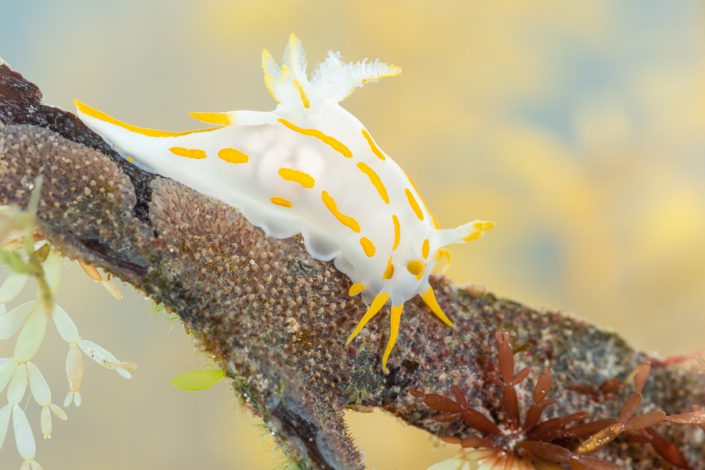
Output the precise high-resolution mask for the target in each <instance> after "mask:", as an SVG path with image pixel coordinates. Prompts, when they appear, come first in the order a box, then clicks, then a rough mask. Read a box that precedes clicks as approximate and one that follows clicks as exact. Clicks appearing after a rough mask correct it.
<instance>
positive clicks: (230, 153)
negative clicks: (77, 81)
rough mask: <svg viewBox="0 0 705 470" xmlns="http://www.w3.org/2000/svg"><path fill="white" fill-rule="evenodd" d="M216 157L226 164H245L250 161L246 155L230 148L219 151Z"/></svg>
mask: <svg viewBox="0 0 705 470" xmlns="http://www.w3.org/2000/svg"><path fill="white" fill-rule="evenodd" d="M218 157H220V159H221V160H224V161H226V162H228V163H247V162H248V161H250V157H248V156H247V154H245V153H243V152H241V151H239V150H237V149H234V148H230V147H228V148H224V149H221V150H219V151H218Z"/></svg>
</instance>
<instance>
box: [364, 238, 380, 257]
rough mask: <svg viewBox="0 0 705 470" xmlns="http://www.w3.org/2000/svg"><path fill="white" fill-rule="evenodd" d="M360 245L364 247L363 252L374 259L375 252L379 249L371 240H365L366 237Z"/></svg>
mask: <svg viewBox="0 0 705 470" xmlns="http://www.w3.org/2000/svg"><path fill="white" fill-rule="evenodd" d="M360 245H362V250H363V251H364V252H365V254H366V255H367V256H368V257H369V258H372V257H373V256H374V255H375V252H376V251H377V249H376V248H375V245H374V244H373V243H372V242H371V241H370V239H369V238H365V237H362V238H360Z"/></svg>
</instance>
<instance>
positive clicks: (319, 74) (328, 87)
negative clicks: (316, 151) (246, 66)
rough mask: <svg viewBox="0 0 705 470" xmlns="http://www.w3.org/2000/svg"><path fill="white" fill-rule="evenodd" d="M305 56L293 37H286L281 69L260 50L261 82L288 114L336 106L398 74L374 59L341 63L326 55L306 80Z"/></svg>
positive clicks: (336, 57) (396, 69)
mask: <svg viewBox="0 0 705 470" xmlns="http://www.w3.org/2000/svg"><path fill="white" fill-rule="evenodd" d="M306 67H307V63H306V54H305V52H304V49H303V47H302V46H301V41H299V38H297V37H296V35H294V34H292V35H291V36H290V37H289V44H287V46H286V48H285V49H284V56H283V58H282V62H281V66H280V65H279V64H277V62H276V61H275V60H274V58H273V57H272V54H270V53H269V51H268V50H266V49H265V50H264V51H262V68H263V70H264V83H265V85H266V86H267V89H268V90H269V93H270V94H271V95H272V98H274V100H275V101H276V102H277V103H279V105H280V106H282V107H284V108H286V109H287V110H288V111H290V112H293V111H298V112H307V111H316V110H317V109H319V108H321V107H325V106H326V105H328V104H334V105H337V104H338V103H340V102H341V101H343V100H344V99H345V98H347V97H348V96H350V94H351V93H352V92H353V91H354V90H355V89H356V88H358V87H361V86H363V85H364V84H366V83H369V82H374V81H377V80H380V79H382V78H386V77H394V76H396V75H399V74H400V73H401V68H399V67H396V66H394V65H388V64H385V63H383V62H380V61H377V60H374V61H367V60H366V59H365V60H362V61H360V62H356V63H344V62H343V61H342V60H341V55H340V53H339V52H332V51H330V52H328V57H327V58H326V59H325V60H324V61H323V62H321V63H320V64H319V65H318V67H316V69H315V70H314V72H313V75H312V77H311V78H310V79H309V77H308V73H307V71H306Z"/></svg>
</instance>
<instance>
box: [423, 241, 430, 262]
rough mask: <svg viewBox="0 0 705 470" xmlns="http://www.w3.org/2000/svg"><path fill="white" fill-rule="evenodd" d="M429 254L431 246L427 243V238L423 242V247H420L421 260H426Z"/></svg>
mask: <svg viewBox="0 0 705 470" xmlns="http://www.w3.org/2000/svg"><path fill="white" fill-rule="evenodd" d="M430 252H431V244H430V243H429V241H428V238H427V239H425V240H424V241H423V245H422V246H421V254H422V255H423V259H428V255H429V253H430Z"/></svg>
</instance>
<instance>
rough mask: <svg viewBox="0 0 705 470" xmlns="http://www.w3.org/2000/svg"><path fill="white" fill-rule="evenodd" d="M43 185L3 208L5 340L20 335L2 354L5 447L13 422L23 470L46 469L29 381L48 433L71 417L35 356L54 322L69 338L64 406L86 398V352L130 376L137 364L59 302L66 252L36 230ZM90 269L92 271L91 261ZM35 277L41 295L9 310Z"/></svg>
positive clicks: (1, 322) (1, 334)
mask: <svg viewBox="0 0 705 470" xmlns="http://www.w3.org/2000/svg"><path fill="white" fill-rule="evenodd" d="M40 190H41V179H37V181H36V182H35V184H34V188H33V192H32V197H31V200H30V203H29V205H28V208H27V209H26V210H21V209H18V208H14V207H3V208H0V263H1V264H4V265H7V266H8V267H9V268H10V271H11V273H10V275H9V276H8V277H7V278H6V279H5V280H4V281H3V282H2V283H0V341H4V340H9V339H10V338H12V337H14V336H16V337H17V339H16V342H15V348H14V353H13V356H12V357H7V358H0V393H3V392H5V390H6V389H7V403H6V404H5V405H4V406H2V407H1V408H0V448H2V446H3V444H4V442H5V438H6V437H7V433H8V430H9V428H10V427H12V431H13V434H14V436H15V444H16V446H17V451H18V452H19V454H20V456H21V457H22V458H23V459H24V462H23V463H22V466H21V470H41V469H42V467H41V465H39V463H38V462H37V461H36V460H35V458H36V453H37V445H36V441H35V437H34V432H33V430H32V426H31V424H30V422H29V420H28V419H27V415H26V414H25V409H24V408H26V407H27V406H29V403H30V402H29V401H25V402H24V403H23V398H24V397H25V395H26V393H27V387H28V386H29V392H30V394H31V396H32V398H33V399H34V402H35V403H36V404H37V405H38V406H39V407H40V408H41V413H40V420H39V430H40V431H41V435H42V437H43V438H44V439H49V438H51V435H52V431H53V426H54V425H53V421H52V419H53V417H56V418H58V419H60V420H62V421H65V420H66V419H67V418H68V417H67V415H66V412H65V411H64V409H63V408H62V407H61V406H59V405H57V404H56V403H54V402H53V401H52V393H51V388H50V387H49V384H48V383H47V381H46V380H45V379H44V376H43V375H42V373H41V371H40V370H39V367H37V365H36V364H35V363H34V362H32V360H33V359H34V357H35V356H36V355H37V353H38V352H39V349H40V348H41V345H42V342H43V340H44V337H45V336H46V334H47V329H48V325H49V324H50V323H53V324H54V326H55V327H56V330H57V332H58V334H59V336H60V337H61V338H62V339H63V340H64V341H66V343H67V344H68V353H67V355H66V365H65V367H66V378H67V379H68V393H67V395H66V398H65V399H64V402H63V406H64V408H65V407H68V406H70V405H71V403H73V404H75V405H76V406H79V405H80V404H81V385H82V383H83V374H84V363H83V356H84V355H86V356H88V357H89V358H91V359H92V360H94V361H95V362H96V363H98V364H100V365H101V366H103V367H105V368H107V369H112V370H115V371H116V372H117V373H118V374H119V375H120V376H122V377H124V378H126V379H129V378H131V374H130V372H129V371H130V370H134V369H136V366H135V365H134V364H132V363H128V362H122V361H120V360H118V359H117V358H116V357H115V356H114V355H113V354H111V353H110V352H109V351H107V350H106V349H104V348H102V347H101V346H99V345H97V344H96V343H94V342H92V341H89V340H87V339H84V338H82V337H81V336H80V334H79V331H78V328H77V327H76V324H75V323H74V322H73V320H72V319H71V317H70V316H69V315H68V313H67V312H66V311H65V310H64V309H63V308H61V307H60V306H59V305H57V304H56V303H55V302H54V297H55V294H56V292H57V289H58V287H59V281H60V278H61V256H60V255H59V254H58V252H56V251H55V250H53V249H52V248H51V246H50V245H49V244H48V242H46V241H44V240H41V239H39V238H40V237H39V236H38V235H37V234H36V233H35V217H34V215H35V214H36V208H37V206H38V201H39V192H40ZM84 269H85V270H86V271H87V272H88V271H89V269H86V267H85V266H84ZM92 269H93V270H94V271H95V273H97V275H98V277H99V279H96V280H98V281H103V279H102V277H101V276H100V273H98V272H97V270H95V268H92ZM89 274H90V273H89ZM92 277H93V278H94V279H95V278H96V277H95V276H92ZM30 278H32V279H34V281H35V283H36V285H37V298H36V299H35V300H31V301H29V302H25V303H22V304H20V305H17V306H15V307H13V308H12V309H10V310H9V311H8V308H7V304H9V303H11V302H13V301H14V300H15V299H16V298H17V296H18V295H19V294H20V292H21V291H22V290H23V289H24V287H25V286H26V284H27V282H28V281H29V279H30ZM102 283H103V285H104V286H106V287H107V288H108V290H109V291H111V289H112V291H111V292H113V293H114V292H115V291H116V290H115V289H114V286H113V285H112V283H110V282H109V280H108V281H104V282H102Z"/></svg>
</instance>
